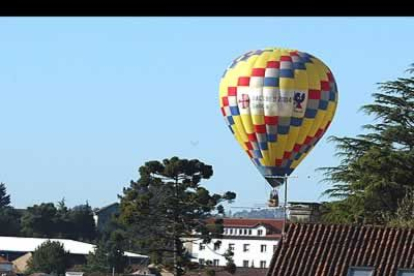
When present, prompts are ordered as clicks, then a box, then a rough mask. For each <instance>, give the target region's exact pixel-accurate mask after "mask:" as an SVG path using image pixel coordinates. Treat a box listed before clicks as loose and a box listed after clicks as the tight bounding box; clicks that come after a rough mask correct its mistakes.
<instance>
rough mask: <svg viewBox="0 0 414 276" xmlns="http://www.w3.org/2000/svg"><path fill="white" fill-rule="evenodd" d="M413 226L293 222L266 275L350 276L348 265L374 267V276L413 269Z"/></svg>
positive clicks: (394, 273)
mask: <svg viewBox="0 0 414 276" xmlns="http://www.w3.org/2000/svg"><path fill="white" fill-rule="evenodd" d="M413 256H414V229H408V228H390V227H375V226H352V225H323V224H290V225H288V230H287V233H286V236H285V237H284V238H283V239H282V240H281V242H280V243H279V245H278V246H277V249H276V251H275V253H274V255H273V258H272V261H271V264H270V267H269V270H268V273H267V276H285V275H286V276H287V275H310V276H347V275H348V274H347V273H348V269H349V267H355V266H356V267H374V268H375V272H374V274H373V276H380V275H396V273H397V268H410V269H411V268H414V257H413Z"/></svg>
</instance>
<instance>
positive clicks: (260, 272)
mask: <svg viewBox="0 0 414 276" xmlns="http://www.w3.org/2000/svg"><path fill="white" fill-rule="evenodd" d="M215 271H216V274H215V276H265V275H266V271H267V269H263V268H247V267H246V268H245V267H238V268H237V269H236V272H235V273H234V274H230V273H229V272H226V271H223V269H222V268H218V269H215ZM185 276H207V273H206V272H205V271H190V272H187V273H186V274H185Z"/></svg>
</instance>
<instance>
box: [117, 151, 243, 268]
mask: <svg viewBox="0 0 414 276" xmlns="http://www.w3.org/2000/svg"><path fill="white" fill-rule="evenodd" d="M139 173H140V178H139V179H138V181H131V182H130V186H129V187H128V188H125V189H124V191H123V193H124V194H123V196H121V197H120V198H121V206H120V220H121V221H122V223H124V224H125V225H127V226H128V228H129V229H130V234H131V235H132V237H133V241H134V242H135V243H136V244H138V245H139V247H140V248H141V250H142V251H143V252H144V253H146V254H149V255H150V256H151V257H152V259H153V261H155V262H156V263H157V262H160V263H163V264H165V265H166V266H170V267H172V268H173V271H174V273H175V275H177V276H180V275H183V273H184V271H185V268H186V267H188V264H189V254H188V252H186V250H185V248H184V244H183V238H188V237H190V236H194V234H195V233H198V238H199V239H200V240H203V242H210V241H211V239H212V238H213V237H220V234H222V232H223V226H222V220H221V219H216V220H215V222H214V223H213V224H211V225H208V224H207V219H208V218H211V217H213V215H214V212H217V214H222V213H223V212H224V209H223V206H221V205H220V203H221V202H223V201H228V202H231V201H232V200H233V199H234V198H235V196H236V195H235V194H234V193H232V192H226V193H225V194H224V195H218V194H213V195H211V194H210V192H209V191H208V190H207V189H205V188H204V187H202V186H200V182H201V180H202V179H209V178H210V177H211V176H212V175H213V168H212V166H210V165H206V164H204V163H203V162H201V161H199V160H187V159H179V158H178V157H173V158H171V159H164V160H163V161H162V162H159V161H149V162H146V163H145V164H144V166H142V167H140V168H139Z"/></svg>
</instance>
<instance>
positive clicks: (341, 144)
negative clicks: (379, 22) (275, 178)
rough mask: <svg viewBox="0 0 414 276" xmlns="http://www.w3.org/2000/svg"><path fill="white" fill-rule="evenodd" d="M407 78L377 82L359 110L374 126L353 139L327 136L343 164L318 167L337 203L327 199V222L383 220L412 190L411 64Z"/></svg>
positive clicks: (413, 82)
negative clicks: (369, 98) (376, 88)
mask: <svg viewBox="0 0 414 276" xmlns="http://www.w3.org/2000/svg"><path fill="white" fill-rule="evenodd" d="M409 73H410V76H409V77H408V78H398V79H397V80H394V81H387V82H384V83H380V84H379V91H378V92H376V93H373V94H372V96H373V98H374V103H372V104H368V105H364V106H363V107H362V110H363V111H364V112H365V113H366V114H368V115H373V116H374V118H375V120H374V123H373V124H369V125H365V126H364V129H365V130H366V133H364V134H360V135H357V136H356V137H330V140H331V141H334V142H335V143H336V148H337V155H338V156H339V157H340V158H341V162H340V164H339V165H338V166H336V167H327V168H321V169H322V170H323V171H324V173H325V176H326V178H325V181H327V182H328V183H329V184H330V185H331V187H330V188H329V189H327V190H326V191H325V194H327V195H329V196H330V197H332V198H333V199H335V201H333V202H328V203H325V204H324V206H323V214H324V215H323V218H324V220H325V221H329V222H341V223H368V224H386V223H387V222H388V221H389V220H390V219H392V218H393V217H395V215H396V212H397V209H398V208H399V202H400V201H401V200H402V199H403V198H404V197H406V195H407V194H408V193H409V192H410V191H412V190H413V188H414V76H413V73H414V66H413V68H412V69H411V70H409Z"/></svg>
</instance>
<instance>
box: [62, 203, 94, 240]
mask: <svg viewBox="0 0 414 276" xmlns="http://www.w3.org/2000/svg"><path fill="white" fill-rule="evenodd" d="M68 218H69V221H70V224H71V226H72V227H71V228H72V233H71V235H70V236H71V237H72V238H75V239H81V240H86V241H92V240H94V239H95V237H96V228H95V220H94V218H93V211H92V208H91V206H90V205H89V204H88V203H86V204H85V205H78V206H75V207H73V208H72V209H71V210H70V211H69V214H68Z"/></svg>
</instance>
